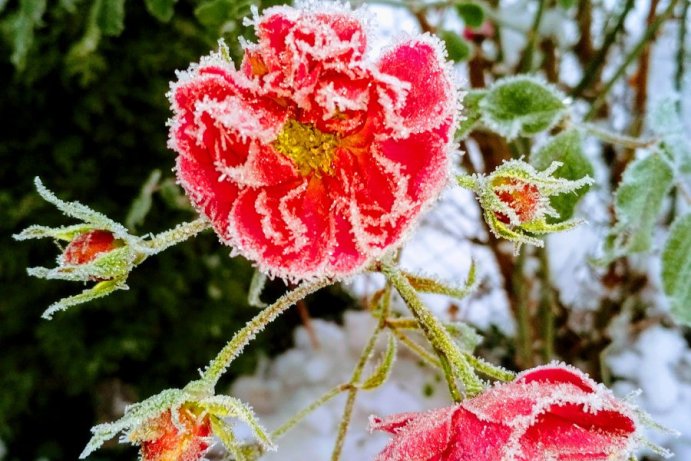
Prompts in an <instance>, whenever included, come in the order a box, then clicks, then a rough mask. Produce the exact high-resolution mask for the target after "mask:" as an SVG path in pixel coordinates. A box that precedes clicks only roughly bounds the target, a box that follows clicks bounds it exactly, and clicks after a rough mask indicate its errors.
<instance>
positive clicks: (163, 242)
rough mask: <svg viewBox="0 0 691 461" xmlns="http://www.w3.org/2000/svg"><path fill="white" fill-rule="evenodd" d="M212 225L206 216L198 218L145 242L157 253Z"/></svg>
mask: <svg viewBox="0 0 691 461" xmlns="http://www.w3.org/2000/svg"><path fill="white" fill-rule="evenodd" d="M210 226H211V225H210V224H209V221H207V220H206V218H198V219H195V220H194V221H191V222H186V223H182V224H178V225H177V226H175V227H174V228H172V229H170V230H167V231H165V232H161V233H160V234H158V235H154V236H153V237H152V238H151V239H150V240H148V241H146V242H145V245H146V246H147V247H149V248H151V249H152V250H153V251H154V252H155V253H159V252H161V251H163V250H165V249H167V248H170V247H172V246H173V245H176V244H178V243H180V242H184V241H185V240H187V239H188V238H190V237H194V236H195V235H197V234H198V233H200V232H202V231H204V230H206V229H208V228H209V227H210Z"/></svg>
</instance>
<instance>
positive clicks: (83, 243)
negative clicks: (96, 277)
mask: <svg viewBox="0 0 691 461" xmlns="http://www.w3.org/2000/svg"><path fill="white" fill-rule="evenodd" d="M116 247H117V244H116V241H115V236H114V235H113V233H112V232H110V231H105V230H92V231H89V232H84V233H83V234H80V235H78V236H77V237H75V238H74V239H73V240H72V241H71V242H70V243H69V244H68V245H67V248H65V251H64V252H63V254H62V258H63V261H64V262H65V263H66V264H71V265H80V264H86V263H90V262H91V261H93V260H94V259H96V257H98V255H100V254H102V253H107V252H109V251H111V250H114V249H115V248H116Z"/></svg>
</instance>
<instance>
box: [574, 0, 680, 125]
mask: <svg viewBox="0 0 691 461" xmlns="http://www.w3.org/2000/svg"><path fill="white" fill-rule="evenodd" d="M676 4H677V0H671V1H670V2H669V5H668V6H667V9H666V10H665V11H664V12H663V13H662V14H661V15H659V16H658V17H657V18H655V20H654V21H653V22H652V23H651V24H650V27H648V28H647V29H646V31H645V33H644V34H643V36H642V37H641V39H640V40H639V41H638V43H636V46H634V47H633V49H632V50H631V51H630V52H629V54H628V55H626V57H625V58H624V61H623V62H622V63H621V65H620V66H619V67H618V68H617V70H616V71H615V72H614V75H612V77H610V79H609V80H608V81H607V83H606V84H605V87H604V88H603V89H602V91H601V92H600V94H598V96H597V98H596V99H595V101H593V104H592V106H591V107H590V111H589V112H588V113H587V114H586V116H585V120H590V119H591V118H593V117H594V116H595V115H596V114H597V111H598V109H599V108H600V106H602V104H603V103H604V102H605V98H606V97H607V94H608V93H609V91H610V90H611V89H612V87H613V86H614V84H615V83H616V82H617V80H619V78H620V77H621V76H622V75H624V72H625V71H626V69H627V68H628V67H629V65H630V64H631V63H632V62H633V61H634V59H636V58H637V57H638V55H640V54H641V52H642V51H643V50H644V49H645V48H646V46H647V43H648V41H649V40H650V39H651V37H653V36H654V35H655V34H656V33H657V30H658V29H659V28H660V26H661V25H662V24H663V23H664V22H665V21H666V20H667V19H669V17H670V16H671V15H672V13H673V12H674V7H675V6H676Z"/></svg>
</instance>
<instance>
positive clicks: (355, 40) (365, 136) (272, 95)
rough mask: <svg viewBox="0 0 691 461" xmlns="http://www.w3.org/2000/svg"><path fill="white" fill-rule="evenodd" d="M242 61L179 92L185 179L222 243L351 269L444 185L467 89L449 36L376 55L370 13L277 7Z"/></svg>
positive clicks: (189, 81) (307, 270)
mask: <svg viewBox="0 0 691 461" xmlns="http://www.w3.org/2000/svg"><path fill="white" fill-rule="evenodd" d="M252 23H253V24H254V27H255V30H256V34H257V37H258V43H256V44H254V43H244V44H243V46H244V50H245V54H244V59H243V61H242V63H241V64H240V66H239V68H237V69H236V68H235V66H234V65H233V63H231V62H229V61H228V60H227V59H224V57H223V56H222V53H214V54H212V55H211V56H208V57H205V58H202V59H201V61H200V63H199V64H193V65H192V66H191V67H190V68H189V69H188V70H187V71H185V72H181V73H179V74H178V77H179V80H178V81H177V82H175V83H173V84H172V87H171V91H170V93H169V96H170V100H171V103H172V110H173V118H172V120H171V121H170V127H171V128H170V143H169V144H170V147H171V148H172V149H173V150H175V151H176V152H177V153H178V157H177V166H176V170H177V177H178V180H179V182H180V184H181V185H182V187H183V188H184V189H185V192H186V193H187V195H188V196H189V197H190V199H191V200H192V203H193V204H194V205H195V206H196V208H197V209H198V210H199V212H200V213H201V214H202V215H204V216H206V217H207V218H208V219H209V220H210V221H211V223H212V225H213V227H214V229H215V231H216V233H217V234H218V235H219V237H220V239H221V240H222V242H224V243H226V244H228V245H230V246H232V247H233V248H234V249H235V250H236V251H237V252H238V253H240V254H242V255H243V256H245V257H247V258H248V259H250V260H252V261H254V262H255V263H256V264H257V266H258V267H259V269H260V270H262V271H264V272H266V273H268V274H270V275H272V276H279V277H282V278H284V279H288V280H291V281H299V280H303V279H312V278H317V277H323V276H328V277H335V278H340V277H344V276H348V275H351V274H353V273H355V272H357V271H359V270H361V269H362V268H363V267H365V266H366V265H368V264H369V263H370V262H372V261H373V260H375V259H376V258H377V257H379V256H381V255H382V254H383V253H384V252H385V251H386V250H388V249H389V248H391V247H392V246H395V245H397V244H399V243H400V242H401V240H402V239H403V238H404V236H405V235H406V232H407V231H408V230H410V229H411V226H412V225H413V224H414V222H415V221H416V219H417V218H418V217H419V215H420V213H421V212H422V211H423V210H424V208H425V206H426V205H427V204H429V203H430V202H431V201H432V200H434V199H435V198H436V197H437V196H438V194H439V192H440V191H441V189H442V187H443V186H444V185H445V183H446V180H447V175H448V168H449V152H450V150H451V149H452V148H453V140H452V134H453V130H454V127H455V125H456V117H457V109H458V95H457V92H456V90H455V88H454V85H453V83H452V79H451V77H450V72H449V67H448V65H447V64H446V62H445V59H446V58H445V53H444V50H443V47H442V46H441V45H440V42H439V41H438V40H437V39H436V38H433V37H431V36H429V35H422V36H417V37H412V38H408V39H406V40H405V41H403V42H400V43H396V44H394V45H393V46H391V47H390V48H388V49H386V50H385V51H383V52H382V53H381V56H380V57H378V58H377V59H376V60H372V59H370V58H369V57H368V56H367V53H366V48H367V30H366V28H365V26H364V24H363V22H362V20H361V14H360V13H359V12H353V11H350V10H349V9H348V8H347V7H345V6H342V5H336V4H326V3H325V4H323V5H318V4H317V3H312V4H309V5H306V6H304V7H302V8H292V7H287V6H281V7H273V8H269V9H267V10H265V11H264V13H263V14H262V15H261V16H256V15H255V17H254V19H253V21H252Z"/></svg>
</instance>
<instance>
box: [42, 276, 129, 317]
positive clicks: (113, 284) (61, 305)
mask: <svg viewBox="0 0 691 461" xmlns="http://www.w3.org/2000/svg"><path fill="white" fill-rule="evenodd" d="M126 289H127V285H126V284H125V281H124V280H120V279H118V280H106V281H104V282H98V283H97V284H96V285H94V287H93V288H90V289H88V290H84V291H82V292H81V293H79V294H78V295H74V296H70V297H68V298H63V299H61V300H60V301H58V302H56V303H53V304H51V305H50V306H48V309H46V310H45V311H44V312H43V314H41V317H43V318H44V319H46V320H50V319H52V318H53V315H54V314H55V313H56V312H59V311H64V310H66V309H68V308H70V307H72V306H76V305H78V304H82V303H86V302H89V301H91V300H93V299H97V298H102V297H104V296H107V295H109V294H110V293H112V292H113V291H115V290H126Z"/></svg>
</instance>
